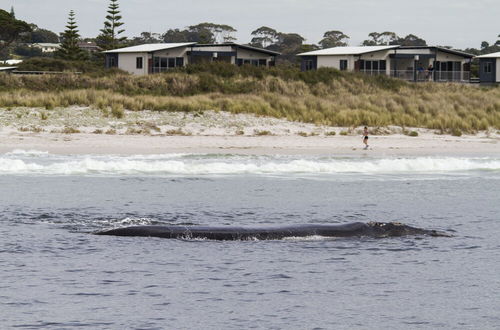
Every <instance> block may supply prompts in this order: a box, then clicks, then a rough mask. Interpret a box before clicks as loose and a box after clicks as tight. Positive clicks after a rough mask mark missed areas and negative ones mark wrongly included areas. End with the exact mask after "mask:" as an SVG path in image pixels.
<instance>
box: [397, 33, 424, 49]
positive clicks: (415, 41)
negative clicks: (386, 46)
mask: <svg viewBox="0 0 500 330" xmlns="http://www.w3.org/2000/svg"><path fill="white" fill-rule="evenodd" d="M396 43H397V44H398V45H401V46H427V42H426V41H425V40H424V39H421V38H419V37H417V36H416V35H414V34H409V35H407V36H406V37H404V38H398V40H397V41H396Z"/></svg>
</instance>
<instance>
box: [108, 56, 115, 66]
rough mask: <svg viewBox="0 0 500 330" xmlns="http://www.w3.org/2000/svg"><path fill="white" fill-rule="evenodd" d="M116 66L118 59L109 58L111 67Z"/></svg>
mask: <svg viewBox="0 0 500 330" xmlns="http://www.w3.org/2000/svg"><path fill="white" fill-rule="evenodd" d="M115 66H116V61H115V58H114V57H110V58H109V67H110V68H114V67H115Z"/></svg>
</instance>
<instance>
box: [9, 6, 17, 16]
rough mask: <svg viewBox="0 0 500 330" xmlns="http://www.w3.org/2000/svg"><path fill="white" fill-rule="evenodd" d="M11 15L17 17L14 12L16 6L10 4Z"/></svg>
mask: <svg viewBox="0 0 500 330" xmlns="http://www.w3.org/2000/svg"><path fill="white" fill-rule="evenodd" d="M10 16H12V18H16V13H15V12H14V6H10Z"/></svg>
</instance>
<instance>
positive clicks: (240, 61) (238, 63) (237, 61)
mask: <svg viewBox="0 0 500 330" xmlns="http://www.w3.org/2000/svg"><path fill="white" fill-rule="evenodd" d="M236 65H237V66H242V65H243V59H241V58H237V59H236Z"/></svg>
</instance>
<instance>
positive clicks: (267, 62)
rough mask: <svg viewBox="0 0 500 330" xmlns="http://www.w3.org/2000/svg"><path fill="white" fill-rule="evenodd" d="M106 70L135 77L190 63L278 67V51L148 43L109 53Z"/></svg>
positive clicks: (230, 45) (192, 43)
mask: <svg viewBox="0 0 500 330" xmlns="http://www.w3.org/2000/svg"><path fill="white" fill-rule="evenodd" d="M104 54H106V62H105V63H106V67H107V68H111V67H117V68H120V69H122V70H125V71H128V72H130V73H132V74H137V75H145V74H151V73H158V72H164V71H167V70H169V69H172V68H177V67H183V66H186V65H187V64H196V63H204V62H227V63H231V64H234V65H239V66H241V65H244V64H250V65H255V66H266V67H268V66H273V65H275V61H276V56H277V55H279V53H277V52H273V51H270V50H267V49H261V48H255V47H251V46H247V45H239V44H235V43H225V44H197V43H195V42H188V43H164V44H144V45H138V46H132V47H125V48H119V49H113V50H108V51H105V52H104Z"/></svg>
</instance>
